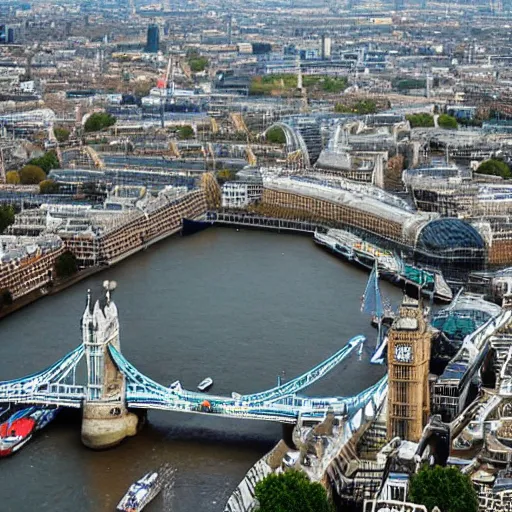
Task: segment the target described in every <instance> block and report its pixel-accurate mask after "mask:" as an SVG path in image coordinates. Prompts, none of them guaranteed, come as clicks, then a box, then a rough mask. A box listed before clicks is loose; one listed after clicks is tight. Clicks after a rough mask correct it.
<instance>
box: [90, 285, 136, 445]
mask: <svg viewBox="0 0 512 512" xmlns="http://www.w3.org/2000/svg"><path fill="white" fill-rule="evenodd" d="M103 286H104V288H105V290H106V293H105V297H103V298H102V299H100V300H97V301H96V302H95V303H94V304H92V303H91V295H90V292H88V294H87V305H86V308H85V312H84V315H83V318H82V339H83V344H84V348H85V357H86V361H87V387H86V397H85V402H84V406H83V416H82V442H83V443H84V444H85V445H86V446H88V447H89V448H95V449H101V448H109V447H111V446H114V445H116V444H118V443H119V442H120V441H122V440H123V439H124V438H125V437H126V436H132V435H135V434H136V431H137V424H138V418H137V416H136V415H135V414H132V413H130V412H128V410H127V409H126V405H125V390H126V382H125V377H124V375H123V374H122V373H121V372H120V371H119V369H118V368H117V366H116V365H115V363H114V361H113V360H112V358H111V356H110V353H109V350H108V346H109V344H110V345H112V346H113V347H115V348H116V349H117V350H120V344H119V319H118V315H117V307H116V305H115V304H114V302H113V301H112V300H111V294H112V291H113V290H114V288H115V282H113V281H112V282H109V281H105V282H104V283H103Z"/></svg>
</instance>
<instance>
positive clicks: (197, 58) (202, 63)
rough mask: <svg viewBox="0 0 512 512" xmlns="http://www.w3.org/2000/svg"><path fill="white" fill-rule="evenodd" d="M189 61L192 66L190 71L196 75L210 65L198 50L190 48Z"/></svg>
mask: <svg viewBox="0 0 512 512" xmlns="http://www.w3.org/2000/svg"><path fill="white" fill-rule="evenodd" d="M187 61H188V65H189V66H190V70H191V71H193V72H194V73H199V72H201V71H204V70H205V69H206V68H207V67H208V64H209V63H210V62H209V61H208V59H207V58H206V57H203V56H202V55H200V54H199V51H198V50H197V49H196V48H189V49H188V50H187Z"/></svg>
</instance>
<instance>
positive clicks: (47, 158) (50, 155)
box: [29, 150, 60, 174]
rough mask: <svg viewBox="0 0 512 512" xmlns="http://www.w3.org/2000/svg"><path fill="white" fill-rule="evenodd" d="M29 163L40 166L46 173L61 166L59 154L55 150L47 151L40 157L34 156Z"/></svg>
mask: <svg viewBox="0 0 512 512" xmlns="http://www.w3.org/2000/svg"><path fill="white" fill-rule="evenodd" d="M29 164H30V165H36V166H37V167H40V168H41V169H43V171H44V172H45V173H46V174H48V173H49V172H50V171H51V170H52V169H58V168H59V167H60V164H59V159H58V158H57V154H56V153H55V151H53V150H52V151H47V152H46V153H45V154H44V155H43V156H40V157H38V158H32V160H30V162H29Z"/></svg>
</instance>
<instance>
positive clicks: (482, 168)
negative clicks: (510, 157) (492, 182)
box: [476, 158, 512, 179]
mask: <svg viewBox="0 0 512 512" xmlns="http://www.w3.org/2000/svg"><path fill="white" fill-rule="evenodd" d="M476 172H477V173H478V174H491V175H493V176H501V177H502V178H505V179H509V178H512V172H511V171H510V167H509V166H508V164H506V163H505V162H504V161H503V160H497V159H495V158H491V159H490V160H486V161H485V162H482V163H481V164H480V165H479V166H478V169H477V170H476Z"/></svg>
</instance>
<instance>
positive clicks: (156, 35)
mask: <svg viewBox="0 0 512 512" xmlns="http://www.w3.org/2000/svg"><path fill="white" fill-rule="evenodd" d="M159 46H160V31H159V29H158V25H155V24H151V25H149V26H148V36H147V41H146V52H148V53H157V52H158V49H159Z"/></svg>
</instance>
